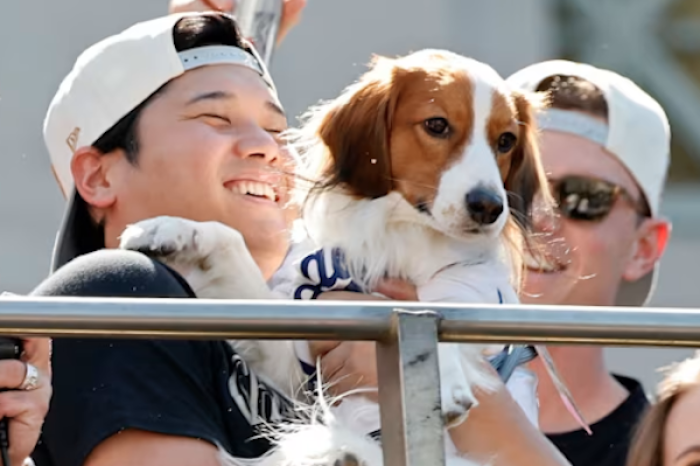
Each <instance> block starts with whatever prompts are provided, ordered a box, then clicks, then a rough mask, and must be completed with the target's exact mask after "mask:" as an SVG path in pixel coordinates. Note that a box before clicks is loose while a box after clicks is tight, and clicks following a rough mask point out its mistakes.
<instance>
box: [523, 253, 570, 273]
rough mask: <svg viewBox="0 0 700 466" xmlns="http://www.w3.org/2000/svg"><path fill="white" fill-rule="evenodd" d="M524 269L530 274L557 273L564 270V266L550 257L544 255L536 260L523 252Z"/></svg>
mask: <svg viewBox="0 0 700 466" xmlns="http://www.w3.org/2000/svg"><path fill="white" fill-rule="evenodd" d="M523 262H524V265H525V267H526V268H527V269H528V270H529V271H531V272H537V273H557V272H562V271H564V270H566V265H565V264H562V263H561V262H558V261H557V260H556V259H554V258H552V257H547V256H546V255H545V256H543V257H541V258H538V257H535V256H533V255H532V254H529V253H528V252H525V254H524V257H523Z"/></svg>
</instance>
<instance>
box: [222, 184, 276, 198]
mask: <svg viewBox="0 0 700 466" xmlns="http://www.w3.org/2000/svg"><path fill="white" fill-rule="evenodd" d="M231 191H233V192H234V193H236V194H251V195H253V196H260V197H265V198H267V199H269V200H271V201H274V200H275V199H276V197H277V196H276V195H275V190H274V189H273V188H272V186H270V185H269V184H267V183H260V182H257V181H239V182H237V183H233V185H232V186H231Z"/></svg>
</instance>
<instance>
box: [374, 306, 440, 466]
mask: <svg viewBox="0 0 700 466" xmlns="http://www.w3.org/2000/svg"><path fill="white" fill-rule="evenodd" d="M438 322H439V316H438V314H437V313H435V312H430V311H421V312H415V311H414V312H407V311H402V310H400V309H397V310H395V311H394V312H393V314H392V327H393V331H392V337H391V339H390V340H388V341H380V342H377V367H378V368H379V374H378V375H379V380H378V381H379V406H380V412H381V424H382V448H383V450H384V464H385V465H386V466H426V465H430V466H443V465H444V464H445V443H444V437H443V436H444V426H443V421H442V409H441V403H440V370H439V366H438V352H437V348H438Z"/></svg>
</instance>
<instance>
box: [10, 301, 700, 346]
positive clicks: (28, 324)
mask: <svg viewBox="0 0 700 466" xmlns="http://www.w3.org/2000/svg"><path fill="white" fill-rule="evenodd" d="M396 308H401V309H404V310H408V311H423V310H426V308H428V309H430V310H433V311H435V312H438V313H440V315H441V316H442V320H441V322H440V327H439V328H440V340H441V341H456V342H479V341H482V342H516V341H521V342H532V343H551V344H567V343H575V344H580V343H584V344H600V345H625V346H635V345H637V346H657V345H658V346H687V347H698V346H700V310H698V309H663V308H618V307H573V306H572V307H566V306H536V307H535V306H505V305H496V306H484V305H478V306H475V305H462V306H455V305H444V304H434V303H431V304H430V305H426V304H425V303H406V302H400V303H399V302H390V301H343V302H333V301H318V302H308V301H228V300H194V299H192V300H188V299H115V298H100V299H93V298H15V297H12V298H6V297H3V298H0V334H16V335H47V336H54V337H56V336H107V335H113V336H120V337H134V338H153V337H157V338H206V339H222V338H238V339H264V338H273V339H278V338H284V339H287V338H289V339H292V338H303V339H325V340H329V339H342V340H383V339H385V338H388V337H389V335H390V334H391V317H390V316H391V313H392V311H393V310H395V309H396Z"/></svg>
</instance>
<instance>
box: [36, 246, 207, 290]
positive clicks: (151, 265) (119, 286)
mask: <svg viewBox="0 0 700 466" xmlns="http://www.w3.org/2000/svg"><path fill="white" fill-rule="evenodd" d="M32 294H33V295H35V296H105V297H181V298H194V297H196V296H195V293H194V291H192V289H191V287H190V286H189V284H188V283H187V282H186V281H185V280H184V278H182V276H180V274H178V273H177V272H176V271H174V270H173V269H171V268H169V267H168V266H166V265H165V264H163V263H162V262H160V261H158V260H156V259H153V258H151V257H148V256H147V255H145V254H142V253H140V252H136V251H124V250H116V249H101V250H99V251H95V252H92V253H89V254H85V255H83V256H79V257H77V258H75V259H73V260H72V261H70V262H69V263H67V264H66V265H64V266H63V267H61V268H60V269H58V270H57V271H55V272H54V273H53V274H51V275H50V276H49V277H48V278H47V279H46V280H44V281H43V282H42V283H41V284H40V285H39V286H38V287H37V288H36V289H35V290H34V291H33V292H32Z"/></svg>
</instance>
